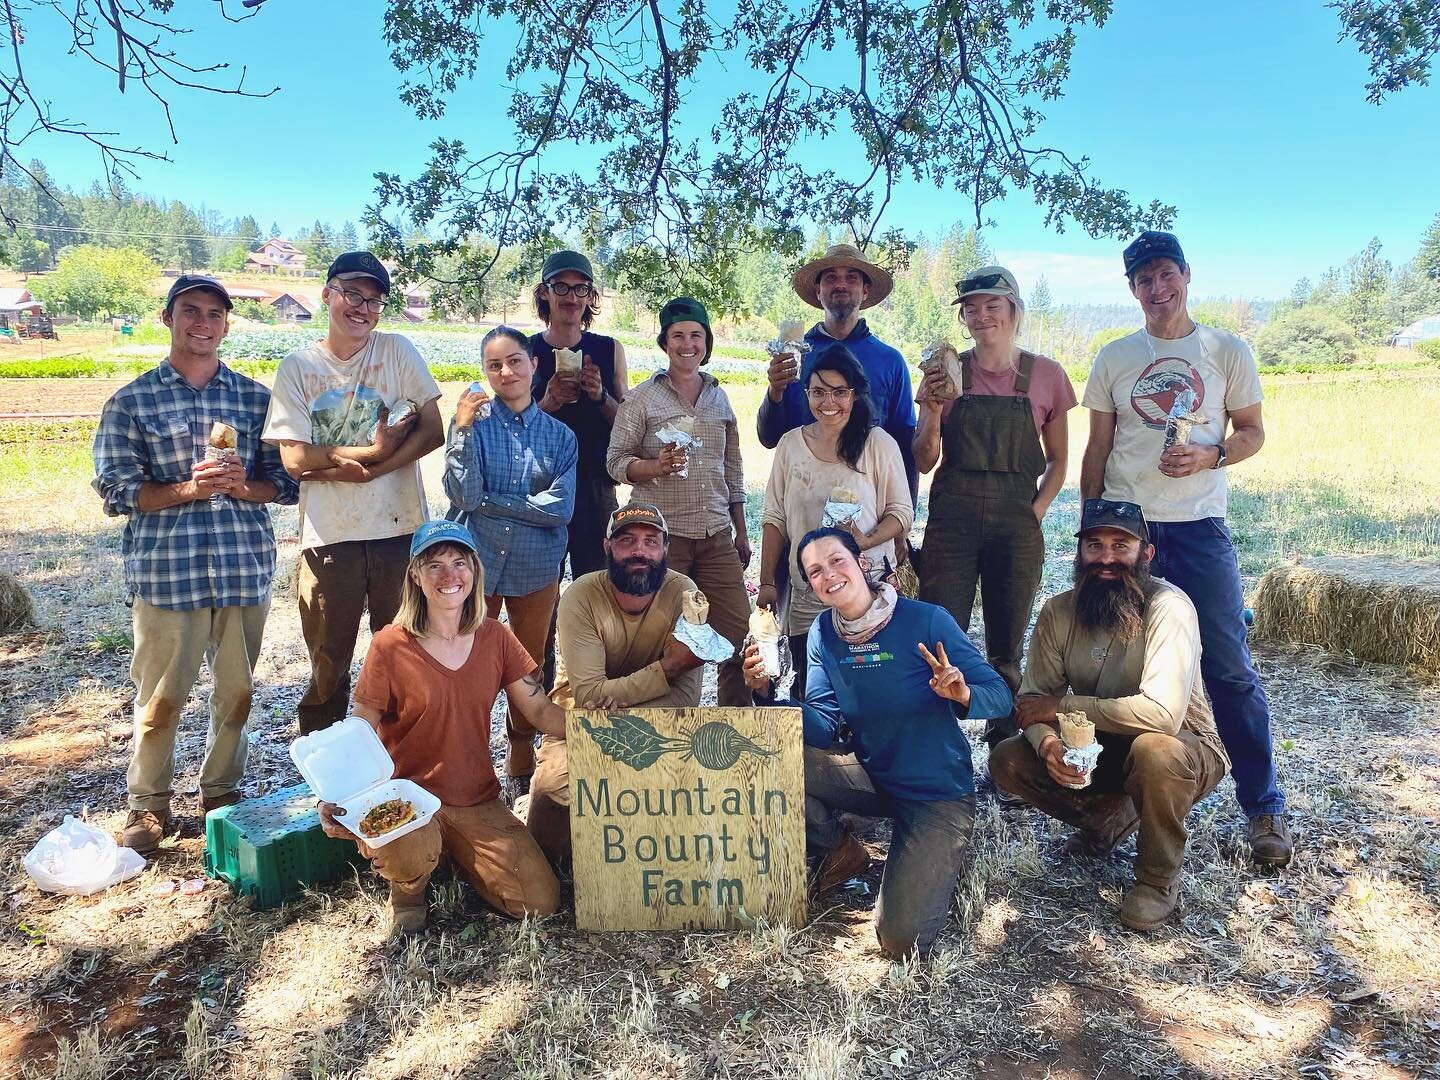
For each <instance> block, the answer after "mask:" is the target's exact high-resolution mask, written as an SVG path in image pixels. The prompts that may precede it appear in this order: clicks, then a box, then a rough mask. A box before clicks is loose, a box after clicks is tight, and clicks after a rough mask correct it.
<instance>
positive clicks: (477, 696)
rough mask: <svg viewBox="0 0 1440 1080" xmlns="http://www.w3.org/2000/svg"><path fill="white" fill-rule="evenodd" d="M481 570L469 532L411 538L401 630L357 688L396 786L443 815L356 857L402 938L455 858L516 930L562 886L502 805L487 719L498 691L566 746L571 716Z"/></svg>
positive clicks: (423, 530) (379, 646)
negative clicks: (490, 605) (376, 881)
mask: <svg viewBox="0 0 1440 1080" xmlns="http://www.w3.org/2000/svg"><path fill="white" fill-rule="evenodd" d="M483 585H484V570H483V569H482V568H481V566H480V560H479V558H478V556H477V555H476V553H475V541H474V539H473V538H472V537H471V536H470V531H469V530H468V529H466V528H465V527H463V526H461V525H457V524H456V523H454V522H451V521H430V522H426V523H425V524H424V525H422V526H420V528H419V529H417V530H416V531H415V538H414V540H413V541H412V542H411V544H410V565H409V567H408V568H407V569H406V573H405V584H404V589H403V592H402V593H401V599H400V611H399V613H398V614H397V615H396V617H395V621H394V622H393V623H391V624H390V625H389V626H387V627H385V628H384V629H383V630H381V631H380V632H379V633H377V634H376V635H375V638H374V640H373V641H372V642H371V644H370V651H369V653H367V654H366V656H365V666H364V667H363V668H362V669H361V672H360V680H359V682H358V683H357V684H356V686H355V700H354V709H353V711H354V715H356V716H360V717H363V718H364V719H365V720H368V721H369V722H370V724H371V725H372V726H373V727H374V728H375V730H376V731H377V732H378V733H379V735H380V741H381V742H382V743H383V744H384V745H385V749H386V750H387V751H388V752H389V754H390V757H391V758H392V759H393V760H394V762H395V776H396V777H397V778H404V779H407V780H413V781H414V782H415V783H417V784H419V785H420V786H421V787H423V788H425V789H426V790H427V791H429V792H431V793H432V794H434V795H435V796H436V797H437V798H438V799H439V800H440V803H441V806H440V810H439V811H438V812H437V813H436V814H435V816H434V817H433V818H431V819H430V820H429V821H428V822H426V824H425V825H424V826H423V827H421V828H419V829H417V830H415V831H414V832H412V833H407V834H406V835H404V836H400V837H397V838H396V839H394V840H392V841H390V842H389V843H388V844H386V845H384V846H383V847H379V848H373V849H372V848H370V847H368V846H367V845H365V844H364V843H363V842H362V843H361V844H360V853H361V854H362V855H364V856H365V857H366V858H368V859H369V860H370V861H371V864H372V865H373V866H374V867H375V872H376V873H378V874H379V875H380V876H381V877H383V878H385V879H386V880H387V881H389V882H390V915H391V920H392V926H393V928H394V929H395V930H397V931H414V930H419V929H421V928H422V927H423V926H424V925H425V919H426V907H425V885H426V883H427V882H428V881H429V880H430V874H431V872H432V871H433V870H434V869H435V867H436V866H437V865H438V864H439V861H440V856H441V854H442V853H443V854H445V855H449V856H450V858H451V859H452V860H453V861H454V863H455V867H456V869H457V870H458V871H459V873H460V875H461V876H462V877H463V878H464V879H465V880H466V881H468V882H470V884H471V885H473V886H474V887H475V891H476V892H478V893H479V894H480V897H481V899H483V900H484V901H485V902H486V903H488V904H490V905H491V906H492V907H494V908H495V909H496V910H498V911H500V912H501V913H502V914H505V915H508V916H510V917H511V918H517V919H518V918H520V917H521V916H524V915H529V916H532V917H535V918H539V917H543V916H545V915H550V914H553V913H554V911H555V908H556V905H557V903H558V901H559V892H560V888H559V884H558V883H557V882H556V880H555V875H554V873H553V872H552V871H551V869H550V864H549V863H548V862H546V860H545V856H544V854H543V853H542V852H541V851H540V848H539V847H538V846H537V845H536V843H535V841H534V840H533V839H532V838H531V836H530V834H529V833H528V832H526V831H525V826H524V825H522V824H521V823H520V821H519V820H518V819H517V818H516V817H515V816H514V815H513V814H511V813H510V811H509V810H508V809H506V807H505V805H504V804H503V803H502V802H501V801H500V781H499V779H498V778H497V777H496V775H495V766H494V763H493V762H492V761H491V759H490V713H491V709H492V707H493V706H494V704H495V698H496V697H497V696H498V695H499V693H500V691H501V689H502V688H503V689H504V690H505V692H506V694H508V695H509V698H510V704H511V706H512V707H513V708H515V709H517V710H518V711H519V712H520V714H521V715H522V716H523V717H524V718H525V719H526V720H527V721H529V723H531V724H532V725H533V726H534V727H536V728H538V729H539V730H541V731H543V732H545V733H546V734H547V735H555V736H558V737H559V738H564V737H565V712H564V710H563V709H561V708H559V707H558V706H556V705H554V704H552V703H551V701H550V699H549V698H548V697H546V696H545V693H544V690H543V689H542V688H541V684H540V676H539V669H538V668H537V667H536V666H535V662H534V661H533V660H532V659H531V658H530V654H529V653H528V652H526V651H525V648H524V646H522V645H521V644H520V642H519V641H518V640H516V638H515V635H513V634H512V633H510V630H509V629H508V628H507V627H505V626H504V625H502V624H501V623H500V622H498V621H496V620H495V619H487V618H485V609H484V606H483V605H482V604H481V603H480V601H479V597H480V596H481V595H483V593H484V588H483ZM343 813H344V811H343V810H341V809H340V808H339V807H337V806H336V805H335V804H333V803H325V802H322V803H321V804H320V822H321V825H322V827H323V828H324V829H325V832H326V833H327V834H328V835H330V836H342V837H351V836H352V835H353V834H351V833H349V832H348V831H346V830H345V829H343V828H342V827H341V826H340V825H339V823H338V821H337V814H340V815H343Z"/></svg>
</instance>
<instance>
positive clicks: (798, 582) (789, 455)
mask: <svg viewBox="0 0 1440 1080" xmlns="http://www.w3.org/2000/svg"><path fill="white" fill-rule="evenodd" d="M805 395H806V399H807V400H808V401H809V403H810V412H811V414H812V415H813V416H814V417H815V421H814V423H811V424H806V425H805V426H804V427H798V428H794V429H792V430H790V431H787V432H786V433H785V434H784V436H783V437H782V438H781V439H780V442H779V444H778V445H777V446H776V447H775V459H774V463H773V464H772V466H771V469H770V480H769V482H768V483H767V484H766V485H765V511H764V514H763V516H762V518H761V528H762V533H761V541H760V591H759V593H758V594H757V596H756V598H755V603H756V605H757V606H759V607H767V608H770V609H771V610H772V611H774V610H776V608H777V603H778V600H779V597H778V595H777V593H776V586H775V573H776V569H777V567H778V566H779V563H780V559H781V554H782V552H783V551H784V550H785V548H786V546H787V545H788V544H790V543H793V542H794V541H796V540H798V539H799V538H800V537H802V536H804V535H805V534H806V533H807V532H809V531H810V530H811V529H818V528H820V526H821V525H822V524H831V523H829V522H825V521H823V520H822V519H823V518H824V515H825V504H826V503H827V502H837V503H858V504H859V505H860V512H859V513H858V514H856V515H855V516H854V517H852V518H851V519H849V520H848V521H845V522H835V523H834V524H838V525H839V526H840V527H841V528H843V529H845V530H846V531H847V532H849V533H850V534H851V535H853V536H854V537H855V540H856V542H857V543H858V544H859V545H860V550H861V551H862V552H864V553H865V554H866V555H867V556H869V559H870V565H871V566H872V567H874V568H875V569H876V571H879V570H880V569H881V568H882V567H883V566H884V565H885V560H886V559H889V560H890V565H891V566H894V565H895V541H896V540H897V539H898V538H899V537H903V536H904V535H905V534H906V533H908V532H909V531H910V526H911V524H912V523H913V522H914V520H915V508H914V506H912V505H911V502H910V485H909V482H908V481H907V480H906V478H905V463H904V460H903V459H902V458H901V456H900V446H899V444H898V443H896V442H895V440H894V438H892V437H891V436H890V434H889V433H888V432H886V431H885V430H884V429H882V428H879V427H876V426H875V422H876V417H875V406H874V404H873V403H872V402H871V400H870V380H869V379H868V378H867V377H866V375H865V369H864V368H862V367H861V366H860V363H859V361H857V360H856V359H855V357H854V355H853V354H852V353H851V352H850V350H849V349H847V348H845V347H844V346H843V345H837V346H835V347H833V348H830V349H826V350H825V351H824V352H822V353H821V354H820V355H819V357H817V358H816V359H815V360H814V361H812V363H811V365H810V368H809V372H808V375H807V376H806V387H805ZM788 588H789V595H788V597H787V598H786V599H787V603H786V606H785V620H784V627H785V633H786V634H787V635H789V637H790V655H791V657H792V658H793V660H794V662H795V669H796V679H795V687H796V691H795V693H796V695H797V697H803V696H804V692H805V636H806V635H807V634H808V633H809V632H810V624H811V623H812V622H814V621H815V616H817V615H818V614H819V613H820V612H821V611H823V610H824V607H825V605H824V604H823V603H821V601H820V598H819V597H817V596H816V595H815V593H814V592H813V591H812V590H811V588H810V585H809V584H808V583H807V582H806V581H804V580H803V579H801V578H798V577H795V576H793V575H792V576H791V578H790V581H789V585H788Z"/></svg>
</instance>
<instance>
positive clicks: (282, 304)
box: [268, 292, 324, 322]
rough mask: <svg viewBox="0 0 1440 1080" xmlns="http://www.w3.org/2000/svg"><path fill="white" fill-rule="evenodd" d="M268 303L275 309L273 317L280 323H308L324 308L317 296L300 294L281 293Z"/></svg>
mask: <svg viewBox="0 0 1440 1080" xmlns="http://www.w3.org/2000/svg"><path fill="white" fill-rule="evenodd" d="M268 303H269V304H270V306H271V307H272V308H274V309H275V317H276V318H277V319H279V320H280V321H281V322H309V321H310V320H311V319H313V318H314V317H315V313H316V312H317V311H319V310H320V309H321V307H323V306H324V305H322V304H321V303H320V298H319V297H318V296H311V295H310V294H309V293H301V292H282V293H281V294H280V295H279V296H277V297H275V298H274V299H273V300H270V301H268Z"/></svg>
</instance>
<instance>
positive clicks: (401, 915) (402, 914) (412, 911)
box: [387, 883, 430, 937]
mask: <svg viewBox="0 0 1440 1080" xmlns="http://www.w3.org/2000/svg"><path fill="white" fill-rule="evenodd" d="M387 909H388V910H389V912H390V936H391V937H399V936H400V935H401V934H418V933H419V932H420V931H421V930H424V929H425V923H426V922H427V921H428V919H429V917H430V909H429V906H428V905H427V904H426V902H425V890H424V889H423V888H422V889H421V890H420V894H419V895H418V896H416V895H415V894H414V893H406V892H401V891H400V890H398V889H397V888H395V886H394V884H393V883H392V884H391V886H390V903H389V904H388V905H387Z"/></svg>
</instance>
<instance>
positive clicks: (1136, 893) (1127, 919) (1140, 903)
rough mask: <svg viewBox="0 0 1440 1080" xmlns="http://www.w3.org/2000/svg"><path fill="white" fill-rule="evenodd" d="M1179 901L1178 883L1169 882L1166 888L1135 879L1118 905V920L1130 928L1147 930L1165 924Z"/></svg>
mask: <svg viewBox="0 0 1440 1080" xmlns="http://www.w3.org/2000/svg"><path fill="white" fill-rule="evenodd" d="M1179 902H1180V883H1179V882H1178V881H1174V882H1171V883H1170V885H1169V887H1168V888H1164V889H1162V888H1160V887H1159V886H1156V885H1147V884H1146V883H1145V882H1143V881H1137V882H1136V883H1135V887H1134V888H1132V889H1131V890H1130V891H1129V892H1128V893H1126V894H1125V901H1124V903H1122V904H1121V905H1120V921H1121V922H1122V923H1124V924H1125V925H1126V926H1128V927H1130V929H1131V930H1140V931H1142V932H1149V931H1151V930H1158V929H1159V928H1160V927H1161V926H1163V925H1165V922H1166V920H1167V919H1169V918H1170V916H1171V914H1172V913H1173V912H1174V911H1175V905H1176V904H1178V903H1179Z"/></svg>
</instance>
